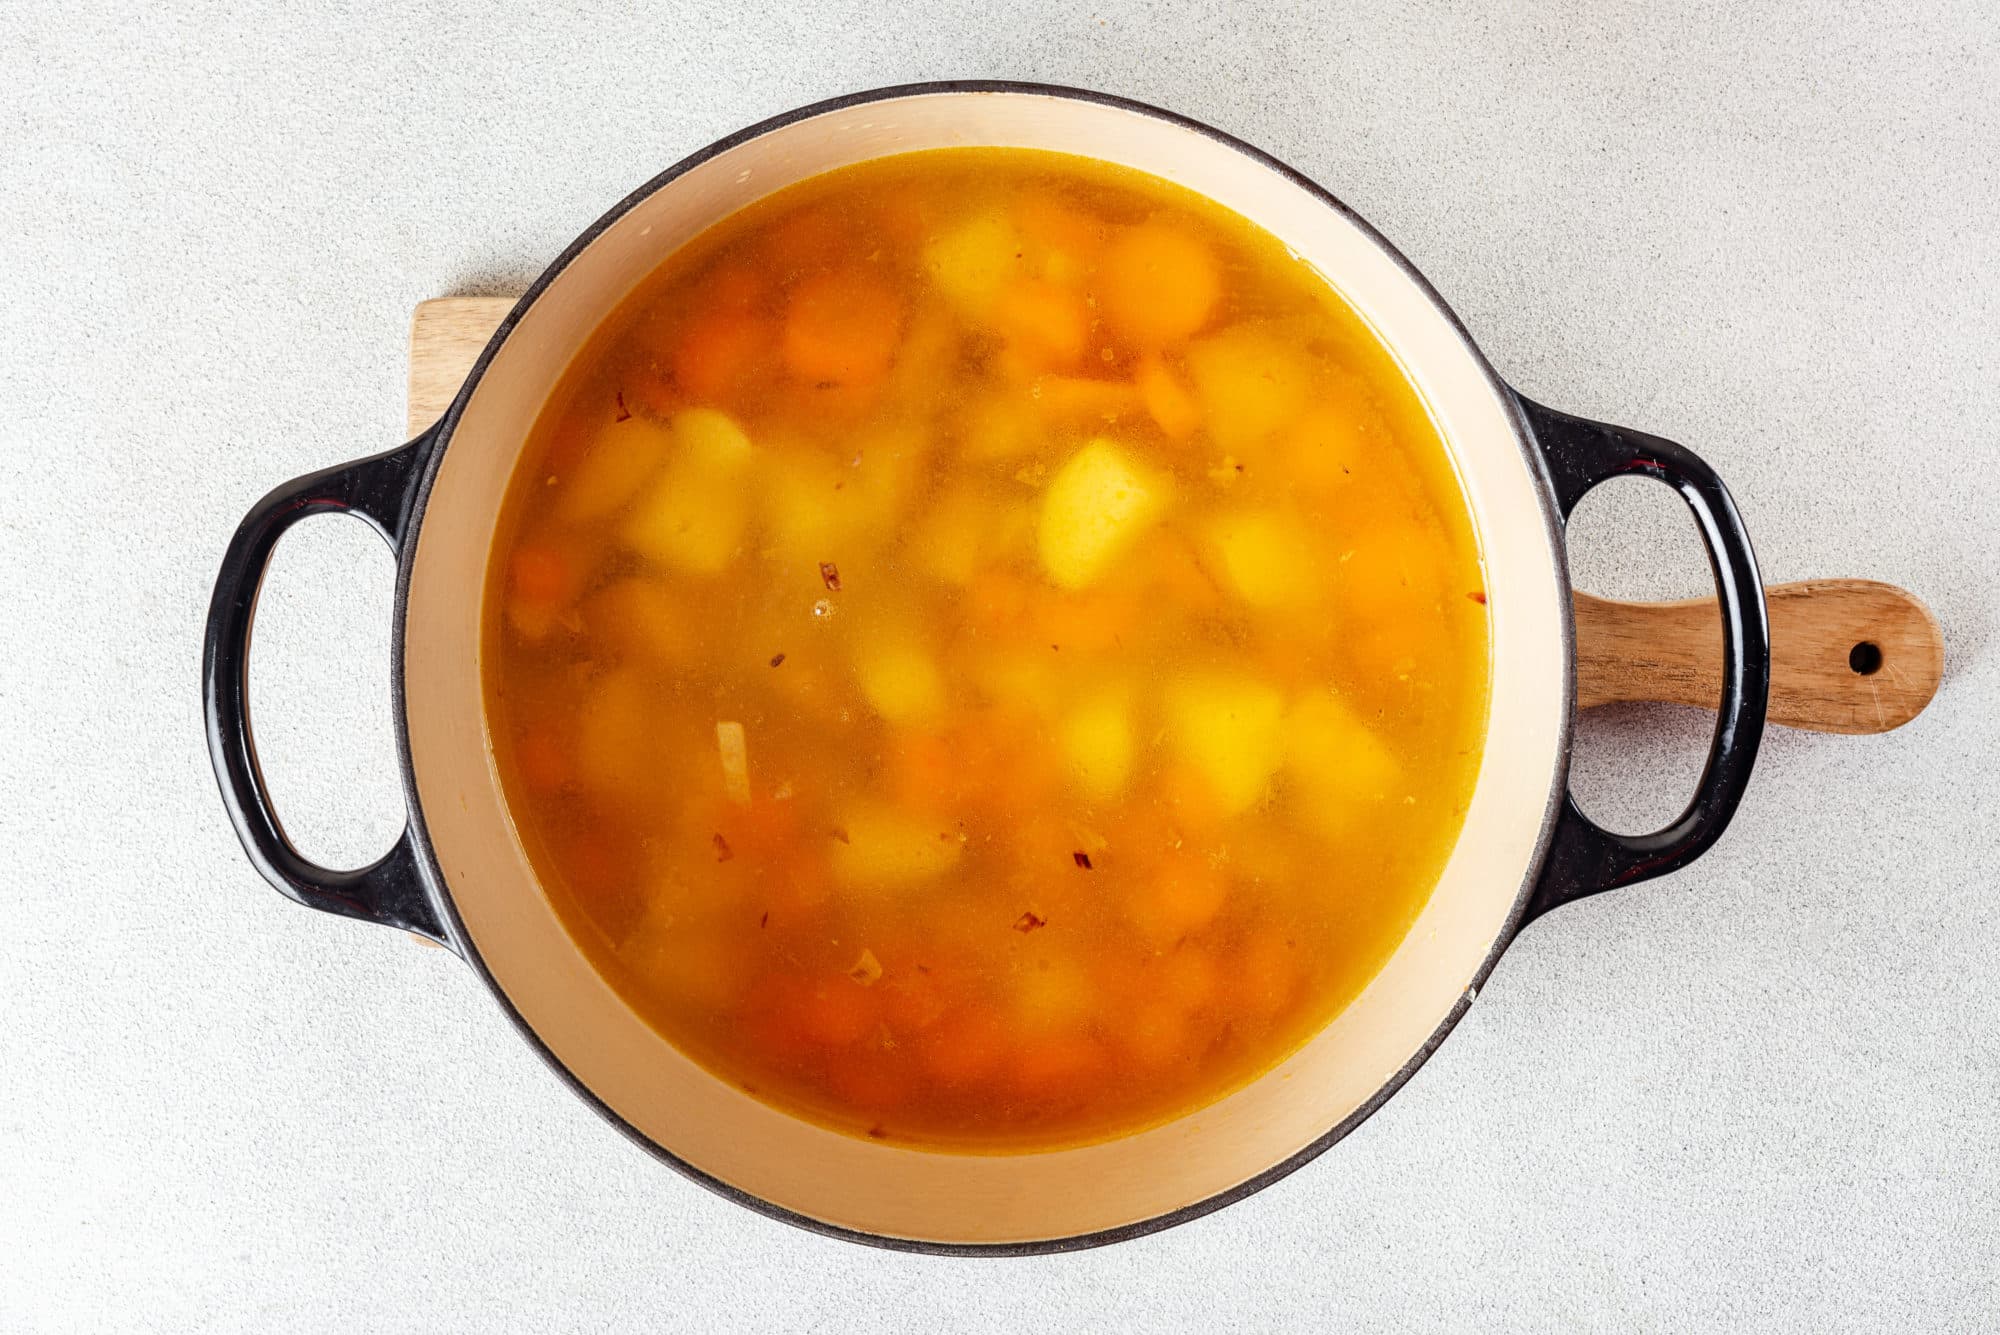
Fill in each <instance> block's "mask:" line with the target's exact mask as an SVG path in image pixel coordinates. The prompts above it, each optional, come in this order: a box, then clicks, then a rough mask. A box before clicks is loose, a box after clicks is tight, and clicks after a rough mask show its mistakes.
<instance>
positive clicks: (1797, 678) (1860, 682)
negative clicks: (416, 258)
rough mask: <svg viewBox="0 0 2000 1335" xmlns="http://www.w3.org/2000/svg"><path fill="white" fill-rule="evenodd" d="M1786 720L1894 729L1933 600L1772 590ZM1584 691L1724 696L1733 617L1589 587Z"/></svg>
mask: <svg viewBox="0 0 2000 1335" xmlns="http://www.w3.org/2000/svg"><path fill="white" fill-rule="evenodd" d="M513 306H514V298H512V297H446V298H442V299H440V300H437V301H426V302H424V303H423V304H422V305H420V306H418V307H417V311H416V316H415V319H414V320H413V321H412V322H411V325H410V397H409V432H410V434H411V435H412V436H414V435H416V434H417V433H418V432H419V431H422V430H423V429H424V428H425V427H427V426H429V425H430V424H431V423H432V422H435V421H436V420H437V419H438V418H439V417H441V416H443V415H444V411H445V409H446V408H447V407H449V406H450V404H451V401H452V399H453V397H454V396H456V395H457V393H458V390H459V386H460V385H462V384H463V383H464V382H465V376H466V373H467V372H468V371H470V370H471V369H472V364H473V362H474V361H476V360H477V359H478V357H479V353H480V351H481V350H482V349H483V348H484V347H485V346H486V341H487V340H488V339H489V338H490V337H492V334H493V331H494V329H495V328H497V327H498V326H499V324H500V321H501V320H502V319H503V318H505V316H506V314H507V312H508V311H509V310H512V309H513ZM1765 598H1766V602H1767V603H1768V605H1769V608H1770V617H1771V703H1770V711H1769V717H1770V720H1771V722H1773V723H1783V724H1786V725H1788V726H1790V727H1794V728H1812V729H1815V730H1817V731H1820V732H1846V733H1871V732H1887V731H1889V730H1890V729H1891V728H1896V727H1900V726H1902V725H1903V724H1905V723H1907V722H1909V721H1910V720H1911V719H1913V718H1915V717H1916V716H1917V715H1918V714H1919V713H1921V712H1922V711H1923V708H1924V706H1925V705H1927V704H1929V703H1930V700H1931V697H1932V696H1933V695H1935V694H1936V693H1937V688H1938V682H1939V681H1940V680H1941V679H1942V677H1943V675H1944V636H1943V634H1942V632H1941V631H1940V630H1939V629H1938V624H1937V620H1936V618H1934V617H1933V616H1932V615H1931V613H1930V609H1929V608H1927V607H1925V606H1924V604H1923V602H1922V600H1920V599H1918V598H1917V597H1916V596H1915V595H1913V594H1911V593H1908V592H1906V591H1904V590H1902V589H1899V588H1897V587H1896V586H1895V585H1893V584H1881V583H1878V582H1876V581H1874V580H1866V579H1828V580H1809V581H1806V582H1804V583H1799V584H1777V585H1773V586H1771V587H1770V588H1768V589H1766V590H1765ZM1576 675H1577V704H1578V705H1579V706H1580V707H1581V708H1584V709H1589V708H1592V707H1594V706H1597V705H1605V704H1611V703H1613V702H1614V701H1619V700H1652V701H1659V702H1663V703H1667V704H1679V705H1695V706H1700V707H1705V708H1711V709H1712V708H1714V707H1715V704H1716V702H1717V701H1718V700H1719V699H1720V698H1721V696H1722V619H1721V614H1720V613H1719V612H1718V610H1717V608H1716V605H1715V600H1714V599H1712V598H1690V599H1687V600H1685V601H1682V602H1673V603H1628V602H1617V601H1613V600H1612V599H1608V598H1599V597H1597V596H1595V595H1594V594H1588V593H1578V594H1577V595H1576Z"/></svg>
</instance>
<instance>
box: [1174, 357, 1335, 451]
mask: <svg viewBox="0 0 2000 1335" xmlns="http://www.w3.org/2000/svg"><path fill="white" fill-rule="evenodd" d="M1187 363H1188V371H1189V373H1190V374H1191V375H1192V376H1193V377H1194V389H1195V397H1196V398H1197V399H1198V400H1200V402H1201V411H1202V418H1203V420H1204V421H1206V422H1207V424H1208V434H1209V435H1210V436H1211V437H1212V438H1214V440H1215V443H1216V444H1217V445H1219V446H1220V447H1221V448H1222V449H1224V450H1226V451H1229V452H1231V453H1234V454H1237V455H1239V456H1241V455H1245V454H1249V453H1254V452H1255V450H1256V448H1257V447H1258V446H1259V445H1261V444H1263V443H1264V441H1265V440H1266V439H1267V438H1268V437H1269V436H1270V435H1271V434H1272V433H1273V432H1275V431H1278V430H1281V429H1282V428H1284V427H1286V426H1289V425H1291V423H1292V422H1294V421H1296V420H1297V419H1298V417H1299V415H1300V414H1301V413H1303V412H1304V411H1305V410H1306V406H1307V404H1308V403H1310V402H1311V399H1312V366H1313V364H1312V358H1311V357H1310V356H1309V355H1308V354H1307V353H1306V352H1305V350H1304V349H1302V348H1300V347H1299V346H1298V343H1297V341H1296V340H1294V339H1287V338H1286V337H1284V336H1283V335H1282V334H1281V333H1279V332H1278V331H1277V330H1274V329H1271V328H1267V327H1265V326H1261V325H1237V326H1235V327H1233V328H1229V329H1225V330H1223V331H1222V332H1221V333H1219V334H1214V335H1211V336H1210V337H1208V338H1204V339H1200V340H1198V341H1197V342H1194V343H1192V344H1190V345H1189V346H1188V353H1187Z"/></svg>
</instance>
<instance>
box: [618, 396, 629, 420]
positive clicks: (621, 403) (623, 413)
mask: <svg viewBox="0 0 2000 1335" xmlns="http://www.w3.org/2000/svg"><path fill="white" fill-rule="evenodd" d="M617 398H618V420H619V421H621V422H629V421H631V420H632V410H631V409H630V408H627V407H626V406H625V391H624V390H622V389H621V390H619V391H618V395H617Z"/></svg>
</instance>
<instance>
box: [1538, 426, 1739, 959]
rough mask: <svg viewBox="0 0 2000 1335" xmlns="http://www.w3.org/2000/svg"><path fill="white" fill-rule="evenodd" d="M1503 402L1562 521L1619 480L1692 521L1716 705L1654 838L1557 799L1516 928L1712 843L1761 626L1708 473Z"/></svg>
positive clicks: (1721, 496)
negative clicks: (1705, 580) (1662, 492)
mask: <svg viewBox="0 0 2000 1335" xmlns="http://www.w3.org/2000/svg"><path fill="white" fill-rule="evenodd" d="M1515 398H1516V399H1518V400H1519V402H1520V405H1521V411H1522V413H1523V414H1524V415H1525V416H1526V418H1527V421H1528V425H1529V427H1530V428H1531V429H1532V430H1533V432H1534V436H1535V440H1536V442H1537V443H1538V444H1539V445H1540V446H1541V449H1542V457H1543V460H1544V461H1545V462H1546V464H1547V466H1548V470H1549V478H1550V481H1551V482H1552V483H1553V484H1554V486H1555V494H1556V503H1557V504H1558V505H1559V506H1560V507H1561V509H1562V517H1563V521H1564V522H1565V523H1567V522H1568V520H1569V517H1570V514H1571V513H1572V512H1573V511H1574V510H1575V509H1576V505H1577V502H1578V501H1580V500H1582V499H1583V496H1584V493H1586V492H1588V491H1589V490H1590V489H1591V488H1592V487H1594V486H1596V485H1597V484H1598V483H1600V482H1604V481H1606V480H1608V479H1610V478H1614V477H1622V476H1624V475H1626V474H1637V475H1639V476H1641V477H1652V478H1658V479H1659V480H1660V481H1662V482H1665V483H1666V484H1667V485H1668V486H1671V487H1672V488H1674V490H1676V491H1678V492H1679V493H1680V494H1681V499H1682V500H1684V501H1686V502H1687V506H1688V509H1689V510H1691V511H1693V513H1694V520H1695V526H1696V527H1697V528H1698V529H1699V530H1700V532H1701V540H1702V544H1703V546H1705V547H1706V548H1707V549H1708V565H1709V569H1710V570H1711V571H1712V572H1713V573H1714V575H1715V590H1716V601H1717V602H1718V603H1719V604H1720V605H1721V608H1722V702H1721V706H1720V709H1719V711H1718V713H1717V714H1716V719H1715V736H1714V738H1713V739H1712V740H1711V741H1710V743H1709V748H1708V763H1707V765H1706V766H1705V767H1704V768H1703V769H1702V772H1701V782H1700V783H1699V784H1697V785H1696V786H1695V793H1694V800H1693V801H1691V802H1689V803H1688V807H1687V810H1685V811H1683V812H1682V813H1681V814H1680V817H1679V819H1677V820H1675V821H1674V822H1673V823H1672V824H1671V825H1668V826H1667V827H1666V828H1664V829H1661V830H1655V831H1654V832H1653V833H1651V834H1642V835H1629V834H1613V833H1612V832H1611V831H1609V830H1606V829H1603V828H1602V827H1600V826H1598V825H1597V824H1595V823H1594V822H1593V821H1592V820H1591V819H1590V818H1589V817H1588V816H1586V815H1584V814H1583V811H1582V810H1581V809H1580V808H1579V807H1578V806H1577V804H1576V799H1575V798H1574V797H1573V796H1571V795H1570V793H1569V791H1568V790H1567V789H1565V790H1564V792H1563V804H1562V811H1561V813H1560V814H1559V815H1558V816H1557V817H1556V826H1555V833H1554V836H1553V838H1552V839H1551V841H1550V844H1549V852H1548V857H1547V858H1546V859H1545V860H1544V861H1543V863H1542V875H1541V879H1540V881H1539V882H1537V884H1536V886H1535V893H1534V895H1533V897H1532V898H1531V899H1530V900H1529V901H1528V907H1527V912H1526V914H1525V915H1524V916H1523V918H1522V924H1523V925H1524V926H1525V925H1526V924H1527V923H1529V922H1532V921H1533V920H1534V919H1536V918H1538V917H1540V916H1541V915H1542V914H1544V913H1547V912H1548V911H1549V910H1550V909H1552V908H1556V907H1557V906H1559V905H1562V904H1567V903H1569V902H1570V901H1572V900H1576V899H1582V898H1584V897H1586V896H1588V895H1594V894H1597V893H1598V892H1599V891H1602V890H1610V889H1613V888H1615V887H1617V886H1621V885H1631V884H1633V883H1635V882H1638V881H1644V880H1648V879H1650V878H1652V877H1654V876H1664V875H1666V874H1667V873H1668V872H1670V871H1677V870H1679V869H1680V868H1682V867H1685V866H1686V865H1687V864H1688V863H1690V862H1692V861H1694V860H1695V859H1696V858H1698V857H1700V856H1701V855H1702V854H1703V853H1704V852H1706V851H1707V850H1708V847H1709V845H1711V844H1713V843H1714V842H1715V841H1716V840H1717V839H1718V838H1720V837H1721V835H1722V832H1723V830H1724V829H1725V828H1727V827H1728V825H1729V818H1730V817H1731V816H1733V815H1734V814H1735V813H1736V805H1737V803H1739V802H1741V801H1742V800H1743V791H1744V789H1745V787H1746V786H1747V785H1748V784H1749V782H1750V767H1751V764H1752V762H1754V761H1755V760H1756V758H1757V744H1758V742H1759V741H1760V740H1761V739H1762V738H1763V735H1764V707H1765V703H1766V700H1767V697H1768V696H1769V694H1770V686H1771V628H1770V624H1769V621H1768V619H1767V617H1766V613H1765V608H1764V582H1763V579H1762V578H1761V577H1760V576H1759V575H1758V573H1757V558H1756V555H1755V554H1754V553H1753V552H1752V551H1751V550H1750V535H1749V534H1748V533H1747V532H1745V531H1744V528H1743V520H1742V517H1741V516H1739V515H1738V514H1737V513H1736V503H1735V502H1734V501H1732V500H1731V499H1730V498H1729V491H1728V489H1727V488H1725V487H1724V486H1723V485H1722V479H1721V478H1719V477H1717V476H1716V474H1715V470H1714V469H1712V468H1710V467H1709V466H1708V465H1707V464H1705V463H1703V462H1702V461H1701V459H1700V458H1698V457H1697V456H1696V455H1695V454H1694V453H1693V452H1692V451H1691V450H1688V449H1687V448H1685V447H1684V446H1680V445H1676V444H1674V442H1672V441H1670V440H1662V439H1660V438H1659V437H1658V436H1649V435H1647V434H1646V433H1645V432H1643V431H1630V430H1627V429H1625V428H1623V427H1616V426H1607V425H1605V424H1604V423H1602V422H1592V421H1588V420H1586V419H1584V418H1581V417H1572V416H1570V415H1569V414H1568V413H1562V412H1557V411H1556V410H1555V409H1553V408H1545V407H1543V406H1542V405H1541V404H1539V403H1536V402H1534V401H1533V400H1531V399H1528V398H1527V397H1525V396H1523V395H1519V394H1517V395H1515Z"/></svg>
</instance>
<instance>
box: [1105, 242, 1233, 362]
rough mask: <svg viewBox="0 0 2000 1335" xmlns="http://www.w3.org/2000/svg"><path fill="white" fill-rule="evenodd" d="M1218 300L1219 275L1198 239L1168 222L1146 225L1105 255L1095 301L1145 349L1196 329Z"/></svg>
mask: <svg viewBox="0 0 2000 1335" xmlns="http://www.w3.org/2000/svg"><path fill="white" fill-rule="evenodd" d="M1221 295H1222V272H1221V269H1220V268H1219V267H1218V266H1217V264H1216V262H1215V256H1214V255H1213V254H1212V253H1211V252H1210V251H1209V249H1208V247H1207V246H1205V245H1203V244H1202V243H1201V242H1200V241H1199V240H1197V239H1195V238H1194V237H1192V236H1190V235H1188V234H1187V233H1186V232H1184V231H1182V230H1181V229H1180V228H1178V227H1175V226H1173V225H1171V224H1169V223H1163V222H1147V223H1141V224H1140V225H1139V226H1137V227H1134V228H1132V229H1130V230H1129V231H1127V232H1125V233H1124V234H1123V235H1122V236H1120V237H1119V238H1118V239H1117V240H1116V241H1114V242H1113V243H1112V245H1111V248H1110V249H1109V250H1108V251H1106V252H1105V256H1104V263H1103V266H1102V268H1101V270H1100V272H1099V275H1098V296H1099V297H1100V299H1101V300H1102V302H1103V307H1104V313H1105V316H1106V318H1108V319H1109V320H1110V321H1111V323H1112V324H1113V325H1114V326H1116V327H1117V328H1119V329H1120V330H1122V331H1124V333H1125V334H1126V335H1127V336H1129V337H1130V338H1132V339H1133V340H1134V341H1136V342H1138V343H1141V344H1144V345H1146V346H1148V347H1158V346H1160V345H1162V344H1166V343H1173V342H1176V341H1178V340H1180V339H1184V338H1186V337H1187V336H1188V335H1190V334H1192V333H1194V332H1195V331H1196V330H1198V329H1200V328H1201V327H1202V326H1203V325H1205V324H1207V323H1208V317H1209V316H1210V315H1211V314H1213V313H1214V310H1215V305H1216V301H1217V299H1218V298H1220V297H1221Z"/></svg>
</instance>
